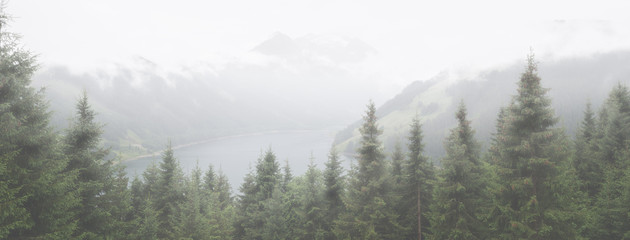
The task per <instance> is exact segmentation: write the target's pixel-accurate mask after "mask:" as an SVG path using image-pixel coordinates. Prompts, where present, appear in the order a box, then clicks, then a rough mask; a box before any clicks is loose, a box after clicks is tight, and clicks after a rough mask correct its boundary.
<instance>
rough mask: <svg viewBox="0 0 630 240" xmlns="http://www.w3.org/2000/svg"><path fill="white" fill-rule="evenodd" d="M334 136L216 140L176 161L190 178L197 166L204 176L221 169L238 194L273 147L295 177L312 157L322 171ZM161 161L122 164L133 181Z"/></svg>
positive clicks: (309, 133)
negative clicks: (261, 158) (245, 177)
mask: <svg viewBox="0 0 630 240" xmlns="http://www.w3.org/2000/svg"><path fill="white" fill-rule="evenodd" d="M334 133H335V132H334V131H331V130H303V131H279V132H267V133H259V134H248V135H238V136H232V137H224V138H217V139H214V140H210V141H207V142H204V143H200V144H196V145H191V146H186V147H181V148H178V149H175V157H176V158H177V160H178V161H179V163H180V166H181V168H182V170H183V171H184V173H185V174H189V173H190V172H191V170H192V169H194V167H195V165H196V164H197V163H199V168H200V169H201V170H202V172H205V171H206V170H207V169H208V165H209V164H212V165H213V166H214V169H215V171H218V169H219V168H221V169H222V170H223V172H224V173H225V174H226V175H227V177H228V178H229V180H230V184H231V185H232V190H233V191H234V192H238V187H239V186H240V184H241V183H242V181H243V177H244V176H245V175H246V174H247V172H248V171H249V169H250V167H251V168H253V167H255V165H256V161H257V159H258V158H259V157H260V156H261V154H263V153H264V152H266V151H267V150H268V149H269V148H270V147H271V149H272V150H273V152H274V153H275V154H276V159H278V162H279V163H280V165H281V166H282V167H283V166H284V164H285V161H286V160H288V161H289V166H290V167H291V170H292V173H293V174H294V175H295V176H297V175H301V174H303V173H304V172H305V171H306V168H307V166H308V164H309V161H310V158H311V153H312V154H313V155H312V156H313V157H314V163H315V164H317V167H318V168H319V169H323V168H324V163H325V162H326V160H327V159H328V152H329V151H330V147H331V146H332V143H333V139H334ZM160 159H161V155H160V154H156V155H154V156H151V157H144V158H139V159H134V160H130V161H124V162H123V163H122V164H123V165H125V166H126V167H127V169H126V170H127V175H128V176H129V177H130V178H133V177H134V176H136V175H137V176H139V177H141V176H142V173H143V172H144V170H145V169H146V168H147V167H148V166H149V165H150V164H151V163H152V162H155V163H156V164H158V165H159V162H160Z"/></svg>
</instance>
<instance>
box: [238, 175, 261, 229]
mask: <svg viewBox="0 0 630 240" xmlns="http://www.w3.org/2000/svg"><path fill="white" fill-rule="evenodd" d="M255 178H256V173H255V172H254V171H253V170H251V169H250V171H249V172H248V173H247V174H246V175H245V177H244V179H243V183H242V184H241V186H240V189H239V190H240V192H241V195H239V196H238V205H237V206H238V216H237V219H236V221H235V222H234V236H235V238H236V239H260V237H261V236H260V235H261V233H260V231H257V228H259V227H261V226H258V225H257V224H256V223H255V220H256V219H257V218H259V215H260V213H259V209H258V201H257V199H256V182H255Z"/></svg>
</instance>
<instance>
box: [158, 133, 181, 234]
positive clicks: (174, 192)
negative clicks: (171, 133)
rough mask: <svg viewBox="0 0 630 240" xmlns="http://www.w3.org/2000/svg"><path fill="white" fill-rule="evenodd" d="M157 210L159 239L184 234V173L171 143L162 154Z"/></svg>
mask: <svg viewBox="0 0 630 240" xmlns="http://www.w3.org/2000/svg"><path fill="white" fill-rule="evenodd" d="M154 198H155V200H154V205H155V210H156V211H157V212H158V222H159V229H158V237H159V238H167V239H176V238H178V237H179V236H181V234H182V230H181V229H180V224H179V223H180V221H181V220H180V217H181V216H180V211H181V207H182V205H183V202H184V201H185V198H184V195H183V173H182V170H181V169H180V167H179V163H178V162H177V160H176V159H175V156H174V155H173V148H172V146H171V142H170V141H169V142H168V144H167V145H166V150H164V152H163V153H162V162H160V168H159V172H158V179H157V187H156V194H155V196H154Z"/></svg>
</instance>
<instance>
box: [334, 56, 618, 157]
mask: <svg viewBox="0 0 630 240" xmlns="http://www.w3.org/2000/svg"><path fill="white" fill-rule="evenodd" d="M629 62H630V52H628V51H617V52H609V53H600V54H594V55H591V56H581V57H573V58H563V59H559V60H554V61H544V62H541V63H540V68H541V69H540V76H541V77H542V78H543V79H545V83H546V84H545V87H546V88H549V89H550V91H549V96H550V97H551V99H553V103H552V106H553V107H554V111H555V112H556V114H557V116H558V117H559V122H558V124H559V125H561V126H563V127H565V129H566V131H567V134H569V136H574V135H575V133H576V130H577V128H578V125H579V122H580V121H579V120H580V119H581V112H582V110H583V109H584V105H585V104H586V102H587V101H590V102H591V104H592V105H593V106H594V107H599V106H601V105H602V104H603V103H604V100H605V99H606V97H607V94H608V91H610V89H611V88H612V87H613V86H615V85H617V84H619V83H621V84H628V83H630V80H629V79H630V69H628V68H627V67H625V66H626V65H627V64H628V63H629ZM522 70H523V66H522V64H521V63H514V64H510V65H508V66H506V67H503V68H497V69H491V70H486V71H483V72H481V73H479V74H478V75H477V76H475V77H460V76H457V75H456V74H453V73H449V72H444V73H442V74H440V75H438V76H436V77H434V78H432V79H429V80H426V81H416V82H414V83H412V84H411V85H409V86H407V87H406V88H405V89H404V90H403V91H402V92H401V93H400V94H398V95H397V96H396V97H394V98H393V99H391V100H389V101H388V102H386V103H385V104H383V105H382V106H381V107H379V108H378V109H377V115H378V116H379V117H380V118H381V122H380V123H381V125H382V126H383V128H384V133H383V141H384V143H385V147H386V149H388V150H392V149H393V147H394V145H395V144H396V141H398V140H399V139H400V138H401V137H402V136H404V134H405V132H407V131H408V129H409V127H408V119H409V118H411V117H413V116H414V115H415V114H418V115H419V117H420V121H421V122H422V123H423V124H424V126H425V129H426V131H425V134H426V137H427V138H429V139H436V140H437V141H432V142H428V143H427V149H426V150H427V155H429V156H431V157H432V158H433V159H434V160H437V159H439V158H441V157H442V156H444V154H445V150H444V148H443V147H442V140H443V139H445V138H446V137H447V135H448V131H446V129H448V128H451V127H454V126H455V125H456V124H457V123H456V121H455V120H454V119H453V118H452V117H451V113H452V112H454V111H455V110H456V108H457V103H458V102H459V100H460V99H463V100H464V101H465V102H466V104H467V106H468V109H469V110H470V113H471V116H470V118H471V120H472V121H473V122H472V126H473V127H474V128H475V129H477V134H478V138H479V140H480V141H481V142H482V143H483V144H482V145H483V149H487V148H488V147H489V144H488V143H489V141H490V139H491V133H492V132H493V130H494V120H495V117H496V115H497V114H498V113H499V109H500V108H501V106H504V105H505V102H508V101H510V97H511V94H512V93H513V92H514V91H515V90H516V88H517V85H516V84H514V81H512V79H515V78H517V77H518V76H519V74H520V73H521V72H522ZM359 125H360V121H357V122H356V123H354V124H352V125H349V126H347V127H346V129H344V130H343V131H341V132H340V133H339V134H338V135H337V137H336V139H335V144H336V145H337V146H338V147H339V148H340V150H341V151H342V152H343V153H344V154H352V153H353V151H354V148H355V147H356V144H358V139H359V138H358V136H359V132H358V131H357V129H358V127H359Z"/></svg>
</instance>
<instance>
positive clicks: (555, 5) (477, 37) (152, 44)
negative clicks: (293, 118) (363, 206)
mask: <svg viewBox="0 0 630 240" xmlns="http://www.w3.org/2000/svg"><path fill="white" fill-rule="evenodd" d="M586 2H589V3H586ZM628 9H630V3H627V1H549V0H543V1H505V0H498V1H488V0H476V1H468V0H466V1H453V0H441V1H420V0H415V1H398V0H388V1H371V0H361V1H356V0H355V1H349V0H312V1H298V0H265V1H262V0H223V1H218V0H217V1H199V0H179V1H161V0H107V1H97V0H56V1H50V0H10V1H9V2H8V8H7V10H6V11H7V12H8V13H9V14H10V15H12V16H13V17H14V20H13V21H12V22H11V23H10V27H9V29H10V31H13V32H18V33H20V34H22V35H23V43H24V44H25V46H26V47H27V48H28V49H30V50H32V51H33V52H35V53H37V54H39V56H40V57H39V59H40V61H41V63H42V64H43V65H44V66H47V65H53V64H64V65H69V66H71V67H73V68H76V69H81V68H87V67H94V66H98V65H99V64H102V63H103V62H108V61H118V60H120V59H125V58H129V57H133V56H142V57H144V58H146V59H149V60H151V61H154V62H157V63H159V64H161V65H163V66H178V65H186V64H190V63H193V62H198V61H202V62H211V63H219V62H222V61H230V59H234V58H239V57H241V56H243V55H246V54H247V52H248V51H250V50H251V49H252V48H254V47H255V46H257V45H258V44H259V43H261V42H263V41H265V40H266V39H268V38H270V37H271V36H272V35H273V34H274V33H276V32H280V33H283V34H286V35H287V36H290V37H291V38H299V37H303V36H305V35H309V34H315V35H333V36H344V37H348V38H356V39H360V40H361V41H363V42H365V43H366V44H368V45H370V46H371V47H372V48H374V49H375V50H376V52H377V53H376V54H375V56H373V58H376V59H377V60H378V63H379V64H378V65H379V66H378V71H381V72H382V74H383V75H384V76H388V77H386V79H387V81H391V82H393V83H395V84H397V86H400V87H402V86H404V85H405V84H407V83H409V82H411V81H414V80H422V79H428V78H430V77H432V76H434V75H436V74H437V73H439V72H441V71H444V70H451V71H460V72H462V73H463V74H466V73H467V72H474V71H476V70H478V69H484V68H488V67H495V66H501V65H505V64H506V63H513V62H514V61H516V60H519V59H524V58H525V56H526V54H527V53H528V51H529V48H530V47H532V48H533V49H534V50H535V52H536V54H537V56H538V57H539V59H542V60H543V61H544V60H553V59H554V58H558V57H566V56H574V55H585V54H592V53H597V52H607V51H611V50H616V49H630V17H629V16H630V14H628ZM372 70H373V69H372Z"/></svg>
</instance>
